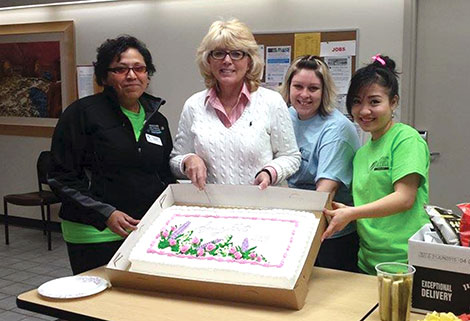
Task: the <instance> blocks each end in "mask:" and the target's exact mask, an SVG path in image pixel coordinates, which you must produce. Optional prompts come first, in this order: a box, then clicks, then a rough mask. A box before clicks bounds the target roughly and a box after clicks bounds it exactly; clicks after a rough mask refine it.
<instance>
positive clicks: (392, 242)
mask: <svg viewBox="0 0 470 321" xmlns="http://www.w3.org/2000/svg"><path fill="white" fill-rule="evenodd" d="M429 161H430V157H429V149H428V146H427V144H426V142H425V141H424V140H423V139H422V138H421V136H419V134H418V132H417V131H416V130H415V129H413V128H412V127H410V126H408V125H405V124H401V123H397V124H394V125H393V126H392V127H391V128H390V129H389V130H388V131H387V132H386V133H385V134H384V135H383V136H382V137H380V138H379V139H377V140H369V142H367V143H366V144H365V145H364V146H363V147H361V148H360V149H359V150H358V151H357V153H356V155H355V157H354V161H353V183H352V192H353V199H354V205H355V206H360V205H363V204H368V203H371V202H373V201H376V200H378V199H381V198H383V197H385V196H387V195H389V194H391V193H393V192H394V189H393V184H394V183H396V182H397V181H398V180H400V179H401V178H403V177H405V176H407V175H409V174H413V173H415V174H418V175H419V176H421V182H420V185H419V187H418V191H417V194H416V200H415V203H414V204H413V207H412V208H411V209H410V210H408V211H405V212H401V213H397V214H394V215H390V216H386V217H380V218H364V219H359V220H357V232H358V234H359V237H360V243H359V263H358V265H359V267H360V268H361V269H362V270H364V271H366V272H367V273H369V274H375V273H376V272H375V265H376V264H378V263H382V262H403V263H406V262H407V261H408V239H409V238H410V237H411V236H412V235H413V234H414V233H415V232H416V231H418V230H419V229H420V228H421V227H422V226H423V225H424V224H426V223H428V222H429V219H428V217H427V215H426V213H425V211H424V208H423V205H425V204H428V202H429V197H428V191H429V187H428V186H429V182H428V181H429V176H428V172H429Z"/></svg>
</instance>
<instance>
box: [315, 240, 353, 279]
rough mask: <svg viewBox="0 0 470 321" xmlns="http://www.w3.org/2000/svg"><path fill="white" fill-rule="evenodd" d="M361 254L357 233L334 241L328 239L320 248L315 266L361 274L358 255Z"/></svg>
mask: <svg viewBox="0 0 470 321" xmlns="http://www.w3.org/2000/svg"><path fill="white" fill-rule="evenodd" d="M358 252H359V236H358V235H357V233H356V232H354V233H350V234H347V235H344V236H341V237H338V238H334V239H326V240H324V241H323V243H322V244H321V246H320V251H319V252H318V255H317V261H316V262H315V266H320V267H325V268H330V269H336V270H343V271H349V272H359V268H358V267H357V253H358Z"/></svg>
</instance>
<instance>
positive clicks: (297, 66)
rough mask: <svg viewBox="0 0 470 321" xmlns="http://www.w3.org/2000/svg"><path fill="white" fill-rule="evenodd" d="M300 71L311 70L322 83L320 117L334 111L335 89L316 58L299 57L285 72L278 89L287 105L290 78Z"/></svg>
mask: <svg viewBox="0 0 470 321" xmlns="http://www.w3.org/2000/svg"><path fill="white" fill-rule="evenodd" d="M302 69H306V70H312V71H313V72H315V75H316V76H317V77H318V78H320V80H321V81H322V95H321V103H320V107H319V108H318V112H319V114H320V115H322V116H326V115H328V114H330V113H331V112H332V111H333V110H334V109H335V103H336V87H335V84H334V81H333V79H332V78H331V74H330V71H329V69H328V66H327V65H326V64H325V63H324V62H323V61H322V60H321V59H320V58H318V57H316V56H300V57H298V58H296V59H295V60H294V62H293V63H292V64H291V65H290V67H289V69H288V70H287V73H286V76H285V78H284V82H283V84H282V86H281V88H280V90H279V91H280V93H281V95H282V97H283V98H284V100H285V102H286V103H287V105H291V101H290V85H291V83H292V78H294V76H295V75H296V74H297V73H298V72H299V71H301V70H302Z"/></svg>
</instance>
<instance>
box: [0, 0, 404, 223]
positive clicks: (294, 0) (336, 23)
mask: <svg viewBox="0 0 470 321" xmlns="http://www.w3.org/2000/svg"><path fill="white" fill-rule="evenodd" d="M403 12H404V4H403V1H377V0H361V1H357V2H356V1H348V0H323V1H320V0H289V1H287V0H217V1H214V0H158V1H137V0H134V1H120V2H116V3H112V4H110V3H97V4H88V5H70V6H57V7H45V8H37V9H18V10H10V11H2V12H0V23H1V24H14V23H30V22H46V21H58V20H73V21H74V23H75V35H76V54H77V64H91V62H92V61H94V60H95V56H96V51H95V50H96V47H98V45H99V44H100V43H101V42H102V41H103V40H105V39H106V38H111V37H115V36H117V35H118V34H121V33H128V34H131V35H134V36H136V37H137V38H139V39H141V40H143V41H144V42H145V43H146V44H147V46H148V47H149V49H150V51H151V52H152V55H153V57H154V59H155V63H156V67H157V73H156V74H155V75H154V77H153V79H152V81H151V84H150V89H149V91H150V92H151V93H152V94H154V95H158V96H161V97H163V98H165V99H166V100H167V104H166V105H165V106H164V107H163V108H162V112H163V113H164V114H165V115H166V116H167V118H168V120H169V122H170V127H171V130H172V133H173V136H174V135H175V134H176V129H177V124H178V119H179V114H180V112H181V108H182V105H183V103H184V101H185V99H186V98H187V97H189V95H191V94H192V93H193V92H195V91H198V90H201V89H203V87H204V85H203V81H202V79H201V77H200V75H199V72H198V70H197V67H196V65H195V63H194V55H195V51H196V48H197V46H198V45H199V42H200V41H201V39H202V37H203V36H204V35H205V33H206V32H207V29H208V27H209V25H210V24H211V23H212V22H213V21H215V20H217V19H220V18H225V19H227V18H231V17H236V18H238V19H240V20H242V21H243V22H245V23H247V24H248V25H249V26H250V27H251V28H252V30H253V32H255V33H269V32H273V33H274V32H295V31H327V30H328V31H329V30H344V29H358V31H359V39H358V40H359V41H358V59H357V61H358V63H359V66H361V65H362V64H364V63H368V62H369V59H370V57H371V56H373V55H374V54H376V53H383V54H387V55H389V56H391V57H393V58H395V61H396V62H397V65H398V68H399V69H401V63H402V48H403ZM48 146H49V140H48V139H44V138H25V137H15V136H1V135H0V151H1V157H0V173H1V177H2V179H1V182H2V184H0V196H3V195H5V194H7V193H12V192H22V191H25V190H27V189H28V188H29V189H34V188H36V187H35V186H36V183H35V175H36V174H35V167H34V164H35V161H36V157H37V155H38V154H39V152H40V151H41V150H43V149H47V148H48ZM17 211H21V212H22V213H24V215H21V214H20V212H17ZM0 212H2V213H3V210H1V211H0ZM37 213H38V212H37V211H35V210H31V211H28V210H24V209H12V210H11V215H16V216H27V217H38V214H37Z"/></svg>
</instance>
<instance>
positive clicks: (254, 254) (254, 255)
mask: <svg viewBox="0 0 470 321" xmlns="http://www.w3.org/2000/svg"><path fill="white" fill-rule="evenodd" d="M170 244H171V243H170ZM256 256H257V255H256V253H254V252H252V253H250V258H252V259H255V258H256Z"/></svg>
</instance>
